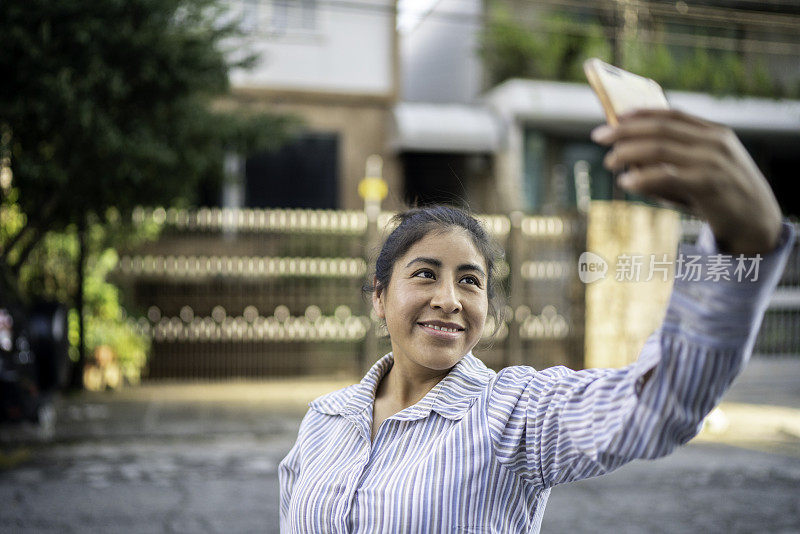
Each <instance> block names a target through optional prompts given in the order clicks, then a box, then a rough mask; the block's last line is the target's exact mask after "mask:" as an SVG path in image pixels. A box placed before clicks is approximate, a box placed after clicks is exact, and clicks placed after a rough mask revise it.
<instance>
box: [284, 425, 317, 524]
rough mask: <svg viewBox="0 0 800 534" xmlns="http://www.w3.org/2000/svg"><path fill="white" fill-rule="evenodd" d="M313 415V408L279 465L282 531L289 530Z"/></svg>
mask: <svg viewBox="0 0 800 534" xmlns="http://www.w3.org/2000/svg"><path fill="white" fill-rule="evenodd" d="M311 417H312V410H308V412H307V413H306V415H305V417H303V420H302V421H301V422H300V429H299V430H298V433H297V441H295V443H294V446H293V447H292V449H291V450H290V451H289V454H287V455H286V457H285V458H284V459H283V460H281V463H280V464H279V465H278V484H279V486H280V530H281V532H289V530H290V529H289V525H288V516H289V503H291V501H292V492H293V490H294V485H295V482H297V478H298V476H299V475H300V465H301V461H302V456H301V450H302V445H303V437H304V435H305V430H306V428H307V426H308V424H309V419H310V418H311Z"/></svg>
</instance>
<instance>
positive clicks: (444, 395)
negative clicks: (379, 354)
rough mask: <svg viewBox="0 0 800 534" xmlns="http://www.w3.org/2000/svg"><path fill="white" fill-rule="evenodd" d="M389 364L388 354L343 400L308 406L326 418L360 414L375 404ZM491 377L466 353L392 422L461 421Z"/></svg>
mask: <svg viewBox="0 0 800 534" xmlns="http://www.w3.org/2000/svg"><path fill="white" fill-rule="evenodd" d="M393 364H394V356H393V354H392V353H391V352H390V353H389V354H387V355H386V356H384V357H383V358H381V359H380V360H378V361H377V362H375V365H373V366H372V368H370V370H369V371H368V372H367V374H366V375H365V376H364V378H362V379H361V382H360V383H359V384H356V385H354V386H351V387H350V388H347V389H345V390H343V391H342V392H341V393H342V395H347V397H345V398H343V397H342V396H341V395H330V396H329V395H326V396H325V397H322V398H321V399H318V400H316V401H314V402H312V403H311V404H310V406H311V407H313V408H315V409H317V410H319V411H321V412H323V413H327V414H330V415H355V414H358V413H361V412H363V411H364V410H366V409H367V408H368V407H370V406H371V405H372V403H373V402H374V401H375V391H376V390H377V388H378V384H380V381H381V379H382V378H383V377H384V376H385V375H386V373H387V372H389V369H391V367H392V365H393ZM494 374H495V373H494V371H492V370H491V369H489V368H488V367H486V365H484V363H483V362H482V361H480V360H479V359H478V358H476V357H475V356H473V355H472V353H471V352H470V353H468V354H467V355H466V356H464V357H463V358H461V360H459V362H458V363H457V364H456V365H455V366H453V368H452V369H451V370H450V372H449V373H448V374H447V376H445V377H444V378H443V379H442V380H441V381H440V382H439V383H438V384H436V385H435V386H434V387H433V388H432V389H431V390H430V391H429V392H428V393H427V394H426V395H425V397H423V398H422V399H421V400H420V401H419V402H417V403H416V404H414V405H413V406H409V407H408V408H405V409H404V410H402V411H401V412H399V413H397V414H395V415H394V416H393V418H394V419H399V420H408V421H410V420H414V419H422V418H424V417H427V416H428V415H429V414H430V412H431V410H432V411H435V412H436V413H438V414H439V415H441V416H442V417H446V418H447V419H454V420H456V419H461V418H462V417H463V416H464V414H465V413H466V412H467V410H468V409H469V407H470V406H472V404H473V403H474V402H475V400H476V399H477V398H478V397H479V396H480V393H481V391H483V389H484V388H485V386H486V384H488V383H489V381H490V380H491V378H492V376H494Z"/></svg>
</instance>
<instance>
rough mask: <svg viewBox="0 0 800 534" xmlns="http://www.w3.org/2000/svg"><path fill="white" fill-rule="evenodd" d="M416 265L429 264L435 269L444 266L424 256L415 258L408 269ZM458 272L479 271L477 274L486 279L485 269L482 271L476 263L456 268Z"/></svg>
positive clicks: (438, 261) (408, 265) (464, 264)
mask: <svg viewBox="0 0 800 534" xmlns="http://www.w3.org/2000/svg"><path fill="white" fill-rule="evenodd" d="M415 263H427V264H429V265H433V266H434V267H441V266H442V262H441V261H440V260H437V259H436V258H426V257H424V256H419V257H417V258H414V259H413V260H411V261H410V262H408V264H407V265H406V267H411V266H412V265H413V264H415ZM456 271H457V272H460V271H477V272H479V273H480V274H481V276H483V277H486V273H485V272H483V269H481V268H480V267H479V266H478V265H475V264H474V263H462V264H461V265H459V266H458V267H456Z"/></svg>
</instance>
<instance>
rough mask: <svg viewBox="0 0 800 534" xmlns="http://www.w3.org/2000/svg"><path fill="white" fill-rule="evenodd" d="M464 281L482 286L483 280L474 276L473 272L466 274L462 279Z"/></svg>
mask: <svg viewBox="0 0 800 534" xmlns="http://www.w3.org/2000/svg"><path fill="white" fill-rule="evenodd" d="M461 281H462V282H466V283H467V284H470V285H474V286H477V287H481V281H480V280H479V279H478V277H477V276H473V275H471V274H469V275H467V276H465V277H464V278H462V279H461Z"/></svg>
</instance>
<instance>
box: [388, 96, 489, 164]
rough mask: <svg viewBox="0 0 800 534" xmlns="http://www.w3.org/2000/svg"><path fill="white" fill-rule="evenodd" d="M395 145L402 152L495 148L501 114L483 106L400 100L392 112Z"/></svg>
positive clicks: (472, 150) (469, 150)
mask: <svg viewBox="0 0 800 534" xmlns="http://www.w3.org/2000/svg"><path fill="white" fill-rule="evenodd" d="M392 117H393V121H392V122H393V125H392V131H390V136H391V137H390V145H391V148H393V149H394V150H396V151H398V152H462V153H485V152H495V151H497V150H498V149H499V148H500V142H501V128H500V125H499V123H498V120H497V118H496V117H495V116H494V115H493V114H492V112H491V111H489V110H488V109H487V108H485V107H483V106H479V105H476V106H469V105H463V104H420V103H412V102H400V103H399V104H397V105H395V107H394V111H393V113H392Z"/></svg>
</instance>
